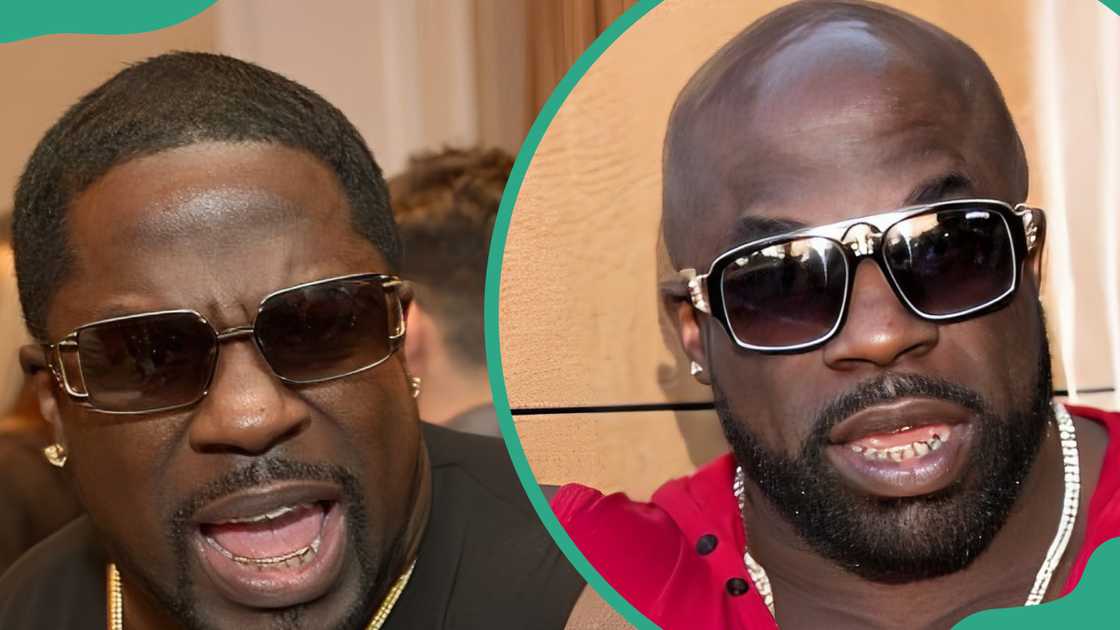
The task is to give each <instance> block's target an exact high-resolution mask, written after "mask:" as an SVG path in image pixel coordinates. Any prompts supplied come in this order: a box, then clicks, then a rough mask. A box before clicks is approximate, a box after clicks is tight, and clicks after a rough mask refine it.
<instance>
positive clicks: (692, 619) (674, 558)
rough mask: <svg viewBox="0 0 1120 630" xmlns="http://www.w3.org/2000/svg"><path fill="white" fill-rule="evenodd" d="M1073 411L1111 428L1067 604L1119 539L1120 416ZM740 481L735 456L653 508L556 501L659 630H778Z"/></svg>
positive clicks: (609, 500) (580, 499) (592, 493)
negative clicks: (1104, 549)
mask: <svg viewBox="0 0 1120 630" xmlns="http://www.w3.org/2000/svg"><path fill="white" fill-rule="evenodd" d="M1068 409H1069V412H1070V413H1071V414H1073V415H1075V416H1080V417H1082V418H1088V419H1090V420H1094V421H1096V422H1099V423H1101V424H1102V425H1104V427H1105V428H1106V429H1107V430H1108V434H1109V442H1108V450H1107V451H1106V452H1105V457H1104V462H1103V465H1102V466H1101V475H1100V480H1099V481H1098V482H1097V487H1096V490H1095V492H1094V493H1093V496H1092V499H1091V500H1090V503H1089V516H1088V528H1087V530H1086V532H1085V543H1084V545H1083V546H1082V547H1081V550H1080V551H1079V553H1078V555H1077V558H1076V560H1075V561H1074V565H1073V570H1072V571H1071V572H1070V575H1069V579H1068V580H1067V581H1066V584H1065V585H1064V587H1063V589H1062V594H1063V595H1064V594H1066V593H1068V592H1069V591H1071V590H1073V587H1075V586H1076V585H1077V582H1078V580H1079V579H1080V578H1081V573H1082V572H1083V571H1084V570H1085V564H1086V562H1088V560H1089V556H1090V554H1092V553H1093V551H1094V550H1095V549H1096V548H1097V547H1098V546H1100V545H1101V543H1103V542H1105V541H1107V540H1109V539H1111V538H1114V537H1117V536H1120V413H1109V412H1105V411H1100V410H1098V409H1091V408H1088V407H1073V406H1069V407H1068ZM734 475H735V460H734V459H733V458H732V456H731V455H730V454H728V455H724V456H722V457H720V458H719V459H717V460H715V461H714V462H712V463H710V464H708V465H707V466H705V467H703V468H701V469H700V470H698V471H696V473H695V474H693V475H691V476H689V477H683V478H681V479H675V480H673V481H670V482H668V483H666V484H665V485H663V486H661V487H660V488H659V489H658V490H657V492H655V493H654V494H653V498H652V499H651V500H650V502H649V503H639V502H636V501H631V500H630V499H629V498H627V497H626V495H624V494H622V493H616V494H611V495H606V496H604V495H603V494H602V493H600V492H599V491H597V490H594V489H592V488H588V487H586V486H581V485H578V484H569V485H567V486H564V487H563V488H561V489H560V490H559V491H558V492H557V493H556V496H555V497H553V499H552V509H553V510H554V511H555V512H556V516H557V518H559V519H560V523H561V524H563V525H564V528H565V529H567V530H568V534H569V535H571V537H572V540H574V541H575V543H576V545H577V546H578V547H579V548H580V551H582V552H583V554H584V555H585V556H586V557H587V559H588V561H590V562H591V564H592V565H593V566H594V567H595V568H596V569H597V570H598V571H599V573H601V574H602V576H603V577H604V578H605V579H606V580H607V581H608V582H609V583H610V584H611V585H612V586H614V587H615V589H617V590H618V592H619V593H620V594H621V595H622V596H623V597H625V598H626V599H627V601H629V602H630V603H631V604H633V605H634V607H635V608H637V609H638V610H640V611H641V612H642V613H643V614H645V615H646V616H647V617H649V618H650V620H651V621H653V622H654V623H656V624H658V625H659V626H661V627H663V628H666V629H668V630H675V629H677V628H689V629H692V628H750V629H751V630H775V629H776V628H777V627H778V626H777V624H776V623H775V622H774V618H773V616H771V615H770V611H769V610H768V609H767V608H766V605H765V604H764V603H763V601H762V598H761V597H760V596H759V595H758V591H757V590H756V589H755V588H754V585H753V584H752V583H751V582H750V576H749V575H747V571H746V568H745V567H744V566H743V549H745V548H746V544H747V541H746V536H745V534H744V532H743V527H742V524H741V523H742V521H741V520H740V517H739V506H738V503H737V502H736V499H735V496H734V495H733V494H732V492H731V483H732V480H733V478H734ZM702 539H703V540H702ZM713 542H714V548H711V547H712V543H713ZM702 552H707V553H702ZM734 579H739V580H745V581H746V583H747V584H750V588H749V590H747V592H746V593H744V594H741V595H732V594H731V592H732V591H734V592H738V591H737V590H736V589H728V587H727V584H728V581H730V580H734Z"/></svg>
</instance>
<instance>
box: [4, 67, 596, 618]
mask: <svg viewBox="0 0 1120 630" xmlns="http://www.w3.org/2000/svg"><path fill="white" fill-rule="evenodd" d="M12 240H13V245H14V251H15V261H16V270H17V274H18V278H19V289H20V301H21V303H22V306H23V311H24V317H25V320H26V321H27V324H28V328H29V330H30V332H31V335H32V337H33V338H34V340H35V342H36V343H34V344H29V345H26V346H24V347H23V348H22V349H21V351H20V360H21V363H22V365H23V368H24V370H25V372H26V373H27V374H28V375H29V377H30V379H31V380H32V381H33V384H34V388H35V392H36V398H37V402H38V405H39V410H40V412H41V413H42V416H43V417H44V418H45V419H46V420H47V421H48V422H49V423H50V425H51V429H52V439H53V443H52V444H51V445H49V446H48V448H47V449H46V450H45V453H44V454H45V455H46V458H47V460H48V461H50V463H51V464H52V465H54V466H56V467H58V468H59V469H61V470H63V471H64V472H65V473H66V474H67V477H68V479H69V480H70V481H71V483H72V484H73V486H74V488H75V490H76V491H77V494H78V496H79V497H80V501H81V504H82V507H83V508H84V511H85V515H84V516H82V517H81V518H79V519H77V520H75V521H74V522H73V523H71V524H70V525H68V526H66V527H64V528H63V529H62V530H60V531H59V532H57V533H56V534H55V535H53V536H51V537H50V538H48V539H47V540H45V541H43V542H42V543H40V544H39V545H36V546H35V547H34V548H33V549H32V550H31V551H29V552H28V553H27V554H25V555H24V556H23V557H22V558H21V559H20V560H19V561H18V562H17V563H16V564H14V565H13V566H12V567H11V568H10V569H9V570H8V571H7V573H5V574H4V576H3V577H2V578H0V628H4V630H9V629H23V628H66V629H71V628H91V629H93V628H96V629H100V628H104V623H105V620H106V619H108V620H109V622H110V628H111V630H119V629H121V628H125V627H127V628H129V629H130V630H136V629H138V628H161V629H162V628H173V627H184V628H188V629H199V628H238V629H239V630H247V629H249V628H315V629H318V628H332V629H334V628H337V629H344V628H349V629H360V628H373V629H376V628H382V627H384V628H435V627H443V628H546V629H547V628H561V627H564V625H565V623H566V622H567V620H568V619H569V613H570V612H571V610H572V607H573V605H574V604H575V602H576V598H577V597H578V596H579V593H580V590H581V589H582V586H583V583H582V580H580V579H579V576H578V575H577V574H575V572H574V570H573V569H572V567H571V566H570V565H569V564H568V563H567V561H566V559H565V558H564V557H563V556H561V555H560V553H559V550H558V549H557V548H556V546H555V544H554V543H553V541H552V540H551V538H550V537H549V536H548V533H547V532H546V531H545V530H544V528H543V527H542V526H541V524H540V522H539V520H538V518H537V516H536V514H535V513H534V511H533V509H532V507H531V506H530V504H529V502H528V500H527V499H526V497H525V495H524V492H523V489H522V487H521V485H520V483H519V482H518V480H517V477H516V475H515V474H514V471H513V468H512V466H511V464H510V461H509V457H508V454H507V452H506V449H505V448H504V445H503V444H502V443H501V441H500V440H495V439H492V438H485V437H480V436H475V435H468V434H465V433H461V432H457V431H450V430H447V429H444V428H442V427H439V426H435V425H431V424H428V423H425V422H421V421H420V419H419V413H418V410H417V406H416V402H415V401H416V399H417V398H419V397H422V392H423V388H422V386H421V384H420V383H419V382H418V381H417V380H416V379H414V378H413V377H412V375H411V373H410V370H409V366H408V364H407V362H406V361H405V358H404V356H403V352H400V350H401V346H402V344H403V342H404V339H405V337H406V334H405V333H406V328H407V326H406V324H405V321H406V320H405V316H406V315H405V314H406V313H407V311H408V308H409V305H410V303H411V300H412V289H411V286H410V284H409V283H408V281H407V278H402V277H401V276H398V275H397V273H398V271H399V269H400V255H401V245H400V239H399V236H398V234H397V228H396V224H395V222H394V220H393V216H392V212H391V210H390V207H389V199H388V190H387V186H386V184H385V182H384V179H383V177H382V175H381V170H380V167H379V166H378V164H377V162H376V161H375V160H374V157H373V155H372V153H371V152H370V150H369V148H368V147H367V146H366V144H365V141H364V140H363V139H362V137H361V136H360V134H359V133H358V131H357V130H356V129H355V128H354V127H353V125H352V124H351V123H350V121H349V120H347V118H346V117H345V116H344V115H343V114H342V113H341V112H340V111H339V110H338V109H337V108H335V107H334V106H333V105H331V104H330V103H328V102H327V101H326V100H325V99H323V98H322V97H321V96H319V95H318V94H316V93H315V92H313V91H311V90H310V89H308V88H306V87H305V86H303V85H300V84H298V83H295V82H293V81H290V80H288V79H286V78H284V77H282V76H280V75H278V74H276V73H274V72H271V71H269V70H266V69H264V68H262V67H260V66H257V65H254V64H250V63H246V62H243V61H239V60H237V59H234V58H232V57H227V56H223V55H214V54H208V53H170V54H166V55H161V56H158V57H154V58H152V59H149V60H147V61H144V62H141V63H138V64H135V65H132V66H129V67H128V68H126V69H124V70H122V71H120V72H119V73H118V74H116V75H115V76H114V77H112V78H111V79H109V80H108V81H106V82H105V83H103V84H102V85H101V86H99V87H98V88H96V89H95V90H94V91H92V92H90V93H89V94H87V95H86V96H84V97H83V98H82V99H80V100H79V101H78V102H77V103H76V104H75V105H74V106H73V107H71V108H70V109H69V110H68V111H67V112H66V113H65V114H64V115H63V116H62V117H61V118H60V119H59V120H58V122H56V123H55V125H54V126H53V127H52V128H51V129H50V130H49V131H48V132H47V133H46V135H45V136H44V137H43V139H42V140H41V141H40V143H39V145H38V146H37V147H36V149H35V151H34V152H33V154H32V155H31V158H30V159H29V160H28V163H27V167H26V169H25V170H24V173H23V175H22V176H21V178H20V181H19V186H18V188H17V190H16V195H15V207H14V214H13V239H12ZM415 253H416V255H421V254H420V252H415Z"/></svg>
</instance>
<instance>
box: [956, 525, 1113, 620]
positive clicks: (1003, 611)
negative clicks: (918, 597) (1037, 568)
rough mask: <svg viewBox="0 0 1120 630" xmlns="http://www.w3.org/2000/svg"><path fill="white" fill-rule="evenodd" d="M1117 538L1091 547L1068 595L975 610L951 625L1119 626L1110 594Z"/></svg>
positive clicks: (1111, 592) (1111, 591)
mask: <svg viewBox="0 0 1120 630" xmlns="http://www.w3.org/2000/svg"><path fill="white" fill-rule="evenodd" d="M1117 567H1120V538H1117V539H1113V540H1110V541H1108V542H1106V543H1104V544H1103V545H1101V546H1100V547H1097V548H1096V550H1094V551H1093V555H1092V556H1091V557H1090V558H1089V563H1088V564H1087V565H1086V566H1085V573H1084V574H1082V576H1081V581H1080V582H1079V583H1078V585H1077V588H1076V589H1074V590H1073V592H1072V593H1070V594H1069V595H1067V596H1065V597H1063V598H1061V599H1056V600H1054V601H1052V602H1047V603H1045V604H1042V605H1040V606H1032V607H1030V608H1023V607H1018V608H1000V609H997V610H985V611H983V612H978V613H976V614H974V615H972V616H970V617H968V618H967V619H965V620H964V621H962V622H960V623H958V624H957V625H955V626H953V629H954V630H990V629H992V628H1015V629H1016V630H1044V629H1045V630H1051V629H1052V628H1077V629H1078V630H1081V629H1082V628H1085V629H1092V628H1115V627H1117V626H1120V619H1117V615H1116V611H1115V605H1116V602H1114V601H1113V599H1112V598H1113V597H1115V596H1116V578H1117V576H1120V571H1117Z"/></svg>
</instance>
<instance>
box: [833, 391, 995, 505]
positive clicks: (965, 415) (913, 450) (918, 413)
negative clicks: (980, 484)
mask: <svg viewBox="0 0 1120 630" xmlns="http://www.w3.org/2000/svg"><path fill="white" fill-rule="evenodd" d="M972 420H973V414H972V413H971V412H969V411H968V410H966V409H964V408H962V407H959V406H958V405H955V404H952V403H948V402H943V401H937V400H927V399H906V400H902V401H899V402H893V403H890V404H887V405H877V406H874V407H871V408H868V409H865V410H863V411H861V412H859V413H856V414H854V415H852V416H851V417H849V418H847V419H846V420H844V421H843V422H841V423H840V424H839V425H837V426H836V427H835V428H834V429H833V431H832V432H831V433H830V435H829V441H830V444H829V446H828V447H827V448H826V449H825V454H826V458H827V459H828V460H829V462H830V463H831V464H832V465H833V466H834V467H835V468H836V470H837V472H838V473H839V474H840V477H841V479H843V480H844V481H845V482H846V483H847V484H848V485H849V486H851V487H852V488H854V489H855V490H857V491H860V492H863V493H865V494H870V495H873V496H877V497H882V498H897V497H913V496H921V495H925V494H930V493H933V492H937V491H939V490H942V489H944V488H947V487H948V486H949V485H951V484H952V483H954V482H955V481H957V480H958V479H960V478H961V476H962V475H963V473H964V470H965V467H966V463H967V459H968V453H969V451H970V448H971V445H972V435H973V431H972V428H973V425H972Z"/></svg>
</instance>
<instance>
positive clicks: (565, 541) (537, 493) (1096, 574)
mask: <svg viewBox="0 0 1120 630" xmlns="http://www.w3.org/2000/svg"><path fill="white" fill-rule="evenodd" d="M1099 1H1100V2H1101V3H1102V4H1104V5H1105V6H1106V7H1108V8H1109V9H1111V10H1112V11H1113V12H1114V13H1117V14H1118V15H1120V0H1099ZM661 2H662V0H638V2H637V3H635V4H634V6H632V7H630V8H629V9H628V10H627V11H626V12H625V13H623V14H622V16H621V17H619V18H618V20H616V21H615V22H614V23H613V24H611V25H610V26H609V27H607V29H606V30H605V31H603V33H602V34H601V35H600V36H599V37H597V38H596V39H595V41H594V42H592V43H591V46H590V47H588V49H587V50H586V51H584V53H583V54H582V55H580V56H579V58H578V59H577V60H576V62H575V64H573V65H572V67H571V68H570V69H569V70H568V72H567V73H565V74H564V78H563V79H561V80H560V83H559V84H558V85H557V86H556V89H555V90H553V92H552V94H551V95H550V96H549V97H548V100H547V101H545V104H544V106H543V107H542V108H541V111H540V113H539V114H538V115H537V118H536V120H535V121H534V122H533V125H532V127H530V128H529V134H528V135H527V136H526V137H525V142H524V143H523V144H522V145H521V150H520V151H519V152H518V154H517V159H516V160H515V161H514V164H513V170H512V171H511V172H510V177H509V182H508V183H507V184H506V189H505V192H504V193H503V194H502V202H501V206H500V207H499V209H498V216H497V218H496V219H495V221H494V233H493V235H492V236H491V240H490V254H489V258H488V260H487V265H486V294H485V309H484V313H483V315H484V318H485V326H486V364H487V370H488V372H489V375H490V388H491V390H492V391H493V394H494V407H495V409H496V410H497V413H498V424H499V425H500V426H501V430H502V437H503V438H504V439H505V443H506V448H507V449H508V450H509V455H510V459H511V460H512V461H513V467H514V469H515V470H516V471H517V476H518V477H519V478H520V480H521V485H522V486H523V487H524V488H525V493H526V494H527V495H528V496H529V501H530V502H531V503H532V505H533V509H535V510H536V511H537V515H538V516H539V517H540V519H541V522H542V523H544V526H545V528H546V529H547V530H548V533H549V534H550V535H551V536H552V538H553V539H554V540H555V541H556V544H557V546H559V547H560V550H561V551H562V552H563V553H564V555H565V556H567V558H568V560H569V561H570V562H571V563H572V566H574V567H575V568H576V570H577V571H579V573H580V575H582V576H583V578H584V579H585V580H587V583H588V585H590V586H591V587H592V588H594V589H595V592H597V593H598V594H599V596H600V597H602V598H603V599H604V600H605V601H606V602H607V603H608V604H610V605H611V606H612V607H613V608H614V609H615V610H616V611H617V612H618V613H619V614H621V615H622V617H623V618H624V619H625V620H626V621H628V622H629V623H631V624H633V625H634V626H635V627H636V628H639V629H641V630H647V629H649V630H657V628H658V626H657V625H656V624H654V623H653V622H652V621H650V620H649V619H648V618H647V617H646V616H645V615H643V614H641V613H640V612H638V610H637V609H636V608H634V606H632V605H631V604H630V602H628V601H626V600H625V599H624V598H623V597H622V596H621V595H620V594H619V593H618V591H616V590H615V589H614V587H613V586H611V585H610V584H609V583H607V581H606V580H604V579H603V577H602V576H601V575H599V572H598V571H596V570H595V568H594V567H593V566H591V563H590V562H588V561H587V558H585V557H584V555H583V553H582V552H581V551H580V550H579V548H578V547H576V545H575V543H574V542H573V541H572V538H571V536H569V535H568V532H567V531H566V530H565V529H564V527H563V526H561V525H560V521H559V520H557V518H556V515H555V514H553V512H552V509H551V508H550V507H549V505H548V500H547V499H546V498H545V496H544V493H543V492H541V489H540V487H539V486H538V485H537V480H536V477H535V476H534V475H533V471H532V469H531V468H530V466H529V461H528V460H527V459H526V457H525V448H524V447H523V446H522V444H521V438H520V437H519V436H518V435H517V429H516V427H515V426H514V423H513V414H512V412H511V410H510V405H509V394H508V392H507V391H506V383H505V376H504V373H503V371H502V363H501V360H502V359H501V341H500V339H499V314H500V313H499V311H500V309H499V300H500V293H501V280H502V259H503V256H504V254H505V245H506V237H507V236H508V234H509V225H510V220H511V217H512V216H513V208H514V205H515V203H516V201H517V197H518V195H519V194H520V192H521V185H522V183H524V181H525V173H526V171H527V170H528V169H529V164H530V163H531V162H532V159H533V156H534V155H535V154H536V152H537V148H538V147H539V146H540V143H541V139H542V138H543V137H544V134H545V131H546V130H547V129H548V126H549V125H550V124H551V123H552V119H553V118H555V117H556V113H557V112H558V111H559V110H560V107H561V106H562V105H563V104H564V101H565V100H567V98H568V95H569V94H571V93H572V89H574V88H575V86H576V84H577V83H579V81H580V79H582V78H583V75H585V74H587V71H588V70H589V69H590V68H591V66H592V65H593V64H594V63H595V62H596V61H598V59H599V57H600V56H602V54H603V52H604V51H605V50H606V49H607V48H609V47H610V45H611V44H613V43H614V42H615V40H617V39H618V38H619V37H620V36H621V35H622V34H623V33H624V32H626V30H627V29H629V28H630V27H631V26H632V25H633V24H634V23H635V22H637V21H638V20H639V19H641V18H642V16H644V15H645V14H646V13H649V12H650V10H652V9H653V8H654V7H656V6H657V5H659V4H661ZM1117 115H1120V112H1118V113H1117ZM1089 569H1092V571H1090V570H1089ZM1101 574H1103V575H1101ZM1118 576H1120V541H1116V540H1114V541H1111V542H1110V543H1106V544H1104V545H1101V547H1099V548H1098V549H1097V550H1096V551H1095V552H1094V553H1093V556H1092V558H1091V560H1090V564H1089V566H1088V567H1086V571H1085V574H1084V575H1083V576H1082V580H1081V582H1080V583H1079V584H1078V588H1077V589H1075V591H1074V592H1073V593H1071V594H1070V596H1068V597H1063V598H1062V599H1060V600H1057V601H1053V602H1048V603H1046V604H1043V605H1041V606H1034V607H1031V608H1022V607H1019V608H1005V609H998V610H986V611H982V612H979V613H976V614H974V615H970V616H969V617H967V618H966V619H964V620H962V621H961V622H960V623H958V624H957V625H956V626H954V627H955V628H967V630H992V629H995V628H1003V629H1006V628H1015V629H1023V630H1051V629H1052V628H1054V627H1056V624H1057V623H1059V622H1060V623H1062V624H1071V623H1072V624H1075V625H1073V626H1072V627H1077V628H1091V627H1100V626H1099V625H1098V624H1099V622H1100V621H1101V620H1103V619H1110V620H1113V621H1112V623H1114V624H1115V625H1117V626H1120V621H1115V619H1116V614H1115V613H1114V612H1112V611H1113V606H1112V604H1113V601H1112V599H1113V595H1112V594H1111V592H1110V591H1111V588H1104V587H1105V586H1106V585H1109V584H1110V583H1111V582H1112V581H1113V580H1114V579H1115V578H1116V577H1118ZM1090 577H1092V578H1093V585H1092V587H1090V586H1088V584H1087V583H1088V581H1089V578H1090ZM1110 578H1112V579H1110ZM1109 627H1113V626H1109Z"/></svg>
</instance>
